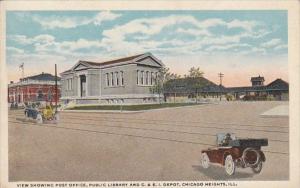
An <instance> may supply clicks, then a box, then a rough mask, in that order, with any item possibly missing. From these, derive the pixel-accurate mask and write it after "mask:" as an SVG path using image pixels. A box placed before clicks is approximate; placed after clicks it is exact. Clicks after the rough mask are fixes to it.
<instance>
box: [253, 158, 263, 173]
mask: <svg viewBox="0 0 300 188" xmlns="http://www.w3.org/2000/svg"><path fill="white" fill-rule="evenodd" d="M262 166H263V165H262V161H260V162H259V163H258V164H257V165H255V166H254V167H252V168H251V169H252V171H253V172H254V173H255V174H259V173H260V172H261V169H262Z"/></svg>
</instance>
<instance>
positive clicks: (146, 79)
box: [145, 71, 149, 85]
mask: <svg viewBox="0 0 300 188" xmlns="http://www.w3.org/2000/svg"><path fill="white" fill-rule="evenodd" d="M148 80H149V72H148V71H147V72H146V78H145V84H146V85H148Z"/></svg>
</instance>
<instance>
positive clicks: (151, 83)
mask: <svg viewBox="0 0 300 188" xmlns="http://www.w3.org/2000/svg"><path fill="white" fill-rule="evenodd" d="M153 77H154V75H153V72H151V79H150V85H153Z"/></svg>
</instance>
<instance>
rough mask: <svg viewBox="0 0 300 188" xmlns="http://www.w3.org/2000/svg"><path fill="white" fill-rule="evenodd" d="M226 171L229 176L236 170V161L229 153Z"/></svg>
mask: <svg viewBox="0 0 300 188" xmlns="http://www.w3.org/2000/svg"><path fill="white" fill-rule="evenodd" d="M225 171H226V173H227V174H228V175H229V176H231V175H233V174H234V172H235V162H234V161H233V158H232V156H231V155H227V156H226V158H225Z"/></svg>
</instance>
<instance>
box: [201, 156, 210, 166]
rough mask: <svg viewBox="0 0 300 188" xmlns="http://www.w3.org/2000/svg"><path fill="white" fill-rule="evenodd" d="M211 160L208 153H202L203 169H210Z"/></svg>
mask: <svg viewBox="0 0 300 188" xmlns="http://www.w3.org/2000/svg"><path fill="white" fill-rule="evenodd" d="M209 163H210V162H209V158H208V155H207V153H202V155H201V164H202V167H203V168H208V167H209Z"/></svg>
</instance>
